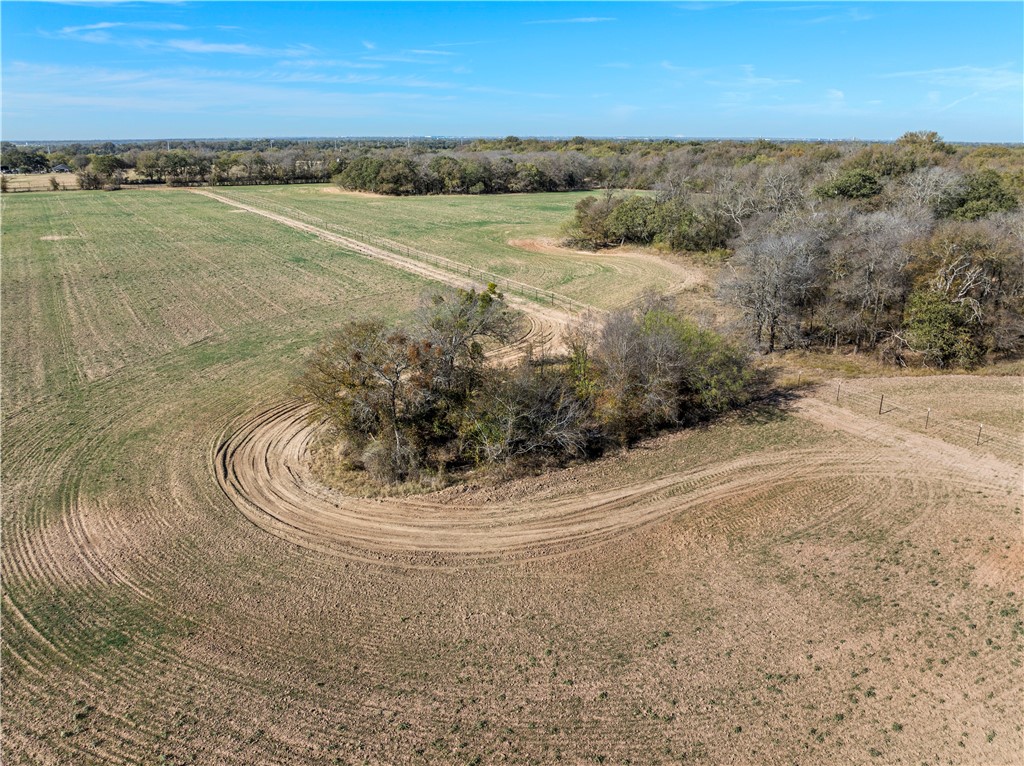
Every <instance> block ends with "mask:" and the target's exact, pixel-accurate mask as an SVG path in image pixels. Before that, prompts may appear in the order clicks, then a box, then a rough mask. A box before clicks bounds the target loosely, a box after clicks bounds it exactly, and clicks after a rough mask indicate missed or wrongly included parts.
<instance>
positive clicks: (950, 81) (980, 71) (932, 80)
mask: <svg viewBox="0 0 1024 766" xmlns="http://www.w3.org/2000/svg"><path fill="white" fill-rule="evenodd" d="M881 76H882V78H883V79H894V78H903V79H913V80H920V81H921V82H924V83H928V84H929V85H941V86H943V87H947V88H967V89H970V90H978V91H997V90H1008V89H1011V88H1013V89H1017V90H1019V89H1020V86H1021V81H1022V79H1024V73H1022V72H1021V71H1020V70H1014V69H1013V68H1012V65H1011V64H1000V65H998V66H992V67H978V66H957V67H943V68H938V69H920V70H915V71H910V72H891V73H889V74H884V75H881Z"/></svg>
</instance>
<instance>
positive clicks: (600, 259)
mask: <svg viewBox="0 0 1024 766" xmlns="http://www.w3.org/2000/svg"><path fill="white" fill-rule="evenodd" d="M508 244H509V245H511V246H512V247H517V248H519V249H521V250H527V251H529V252H531V253H544V254H547V255H561V256H566V255H568V256H575V257H577V258H580V259H583V260H586V261H589V262H596V263H600V264H602V265H605V266H610V267H611V268H613V269H614V270H615V271H616V272H617V273H618V274H620V275H621V277H622V279H623V280H624V281H625V283H628V281H629V280H631V279H635V278H637V277H639V276H640V275H642V274H647V273H651V272H656V273H657V274H658V275H659V276H660V275H662V274H664V272H665V270H666V269H667V270H668V271H669V273H670V274H671V275H672V277H673V280H672V282H671V283H670V284H669V285H667V286H666V287H665V289H664V290H662V291H661V292H663V293H664V294H665V295H679V294H680V293H683V292H686V291H688V290H693V289H696V288H698V287H706V286H707V285H709V284H710V282H711V273H710V270H709V269H707V268H702V267H700V266H698V265H696V264H694V263H688V262H685V261H684V260H683V259H682V258H680V257H679V256H675V255H655V254H653V253H645V252H641V251H639V250H632V249H630V248H627V247H617V248H612V249H609V250H601V251H598V252H588V251H586V250H574V249H572V248H567V247H562V246H561V245H559V244H558V241H557V240H555V239H552V238H550V237H535V238H532V239H510V240H509V242H508Z"/></svg>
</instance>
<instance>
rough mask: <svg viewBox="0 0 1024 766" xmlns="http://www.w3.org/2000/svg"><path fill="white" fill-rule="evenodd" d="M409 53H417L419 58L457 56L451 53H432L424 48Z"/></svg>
mask: <svg viewBox="0 0 1024 766" xmlns="http://www.w3.org/2000/svg"><path fill="white" fill-rule="evenodd" d="M406 52H407V53H415V54H416V55H417V56H454V55H455V54H454V53H452V52H451V51H430V50H424V49H422V48H418V49H413V50H411V51H406Z"/></svg>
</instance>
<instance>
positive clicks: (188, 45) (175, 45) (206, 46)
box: [165, 40, 267, 56]
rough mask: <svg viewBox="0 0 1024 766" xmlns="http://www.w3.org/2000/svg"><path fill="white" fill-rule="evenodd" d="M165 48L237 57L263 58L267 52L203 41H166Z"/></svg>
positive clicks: (256, 47)
mask: <svg viewBox="0 0 1024 766" xmlns="http://www.w3.org/2000/svg"><path fill="white" fill-rule="evenodd" d="M165 45H166V47H168V48H171V49H173V50H177V51H184V52H185V53H234V54H236V55H239V56H263V55H266V53H267V50H266V49H265V48H260V47H258V46H255V45H248V44H246V43H210V42H206V41H205V40H168V41H167V42H166V43H165Z"/></svg>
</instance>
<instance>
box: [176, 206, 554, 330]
mask: <svg viewBox="0 0 1024 766" xmlns="http://www.w3.org/2000/svg"><path fill="white" fill-rule="evenodd" d="M192 193H193V194H199V195H202V196H204V197H209V198H210V199H213V200H216V201H217V202H222V203H224V204H225V205H231V206H232V207H235V208H237V209H239V210H245V211H247V212H250V213H254V214H256V215H259V216H263V217H264V218H268V219H270V220H272V221H276V222H277V223H280V224H283V225H285V226H288V227H290V228H292V229H296V230H297V231H304V232H306V233H307V234H312V235H314V236H316V237H319V238H320V239H322V240H324V241H325V242H331V243H333V244H336V245H340V246H342V247H343V248H345V249H346V250H349V251H351V252H354V253H357V254H358V255H363V256H366V257H368V258H373V259H374V260H378V261H383V262H384V263H387V264H388V265H390V266H393V267H395V268H398V269H402V270H404V271H408V272H410V273H412V274H416V275H418V276H421V277H424V278H426V279H429V280H432V281H434V282H440V283H441V284H445V285H449V286H451V287H457V288H461V289H463V290H471V289H476V288H478V287H479V286H480V285H479V282H478V281H477V280H473V279H470V278H468V277H464V276H459V275H458V274H454V273H452V272H450V271H446V270H444V269H441V268H438V267H436V266H432V265H430V264H427V263H422V262H421V261H417V260H415V259H413V258H405V257H403V256H400V255H396V254H395V253H392V252H389V251H387V250H384V249H382V248H379V247H374V246H373V245H368V244H366V243H365V242H360V241H359V240H356V239H352V238H351V237H345V236H342V235H340V234H335V233H333V232H330V231H327V230H326V229H323V228H321V227H319V226H313V225H312V224H309V223H304V222H302V221H298V220H296V219H294V218H289V217H288V216H285V215H281V214H279V213H273V212H271V211H269V210H265V209H263V208H259V207H255V206H253V205H247V204H245V203H242V202H237V201H235V200H233V199H230V198H229V197H224V196H222V195H220V194H214V193H213V192H209V191H205V190H201V189H194V190H192ZM505 300H506V302H507V303H509V304H510V305H512V306H514V307H515V308H517V309H519V310H521V311H523V312H524V313H526V314H529V315H531V316H532V317H533V318H534V320H535V321H537V322H542V323H544V324H545V325H547V326H548V330H547V331H546V332H547V335H549V336H550V337H551V338H552V339H553V341H554V342H556V343H557V342H558V341H560V338H561V331H562V330H564V329H565V328H567V327H568V326H569V324H570V323H571V322H572V315H571V314H570V313H568V312H566V311H562V310H560V309H557V308H555V307H553V306H552V307H542V306H539V305H538V304H536V303H533V302H532V301H528V300H525V299H523V298H520V297H518V296H515V295H506V296H505Z"/></svg>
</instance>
